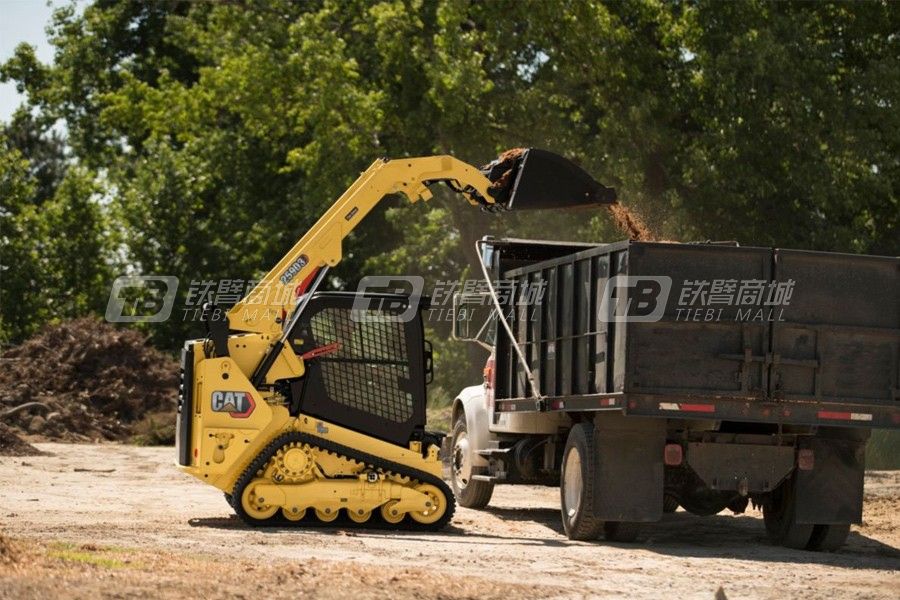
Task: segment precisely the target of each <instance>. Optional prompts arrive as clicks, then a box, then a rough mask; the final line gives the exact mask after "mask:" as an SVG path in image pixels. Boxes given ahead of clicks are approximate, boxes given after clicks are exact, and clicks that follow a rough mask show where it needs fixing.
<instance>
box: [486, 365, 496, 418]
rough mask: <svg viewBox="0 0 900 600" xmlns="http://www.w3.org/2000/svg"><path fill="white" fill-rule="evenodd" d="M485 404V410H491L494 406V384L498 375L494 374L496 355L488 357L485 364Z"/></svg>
mask: <svg viewBox="0 0 900 600" xmlns="http://www.w3.org/2000/svg"><path fill="white" fill-rule="evenodd" d="M483 374H484V404H485V408H487V409H488V410H490V409H491V406H492V405H493V404H494V383H495V377H496V373H495V372H494V355H493V354H491V355H490V356H488V359H487V361H485V363H484V371H483Z"/></svg>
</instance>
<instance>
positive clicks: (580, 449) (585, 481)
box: [559, 423, 603, 540]
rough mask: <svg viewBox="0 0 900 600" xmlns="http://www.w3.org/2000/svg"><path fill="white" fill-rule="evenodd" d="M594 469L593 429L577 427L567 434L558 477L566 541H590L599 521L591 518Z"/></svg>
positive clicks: (598, 529) (601, 524) (592, 514)
mask: <svg viewBox="0 0 900 600" xmlns="http://www.w3.org/2000/svg"><path fill="white" fill-rule="evenodd" d="M595 469H596V459H595V449H594V427H593V425H592V424H591V423H577V424H576V425H575V426H574V427H572V429H571V430H570V431H569V437H568V439H567V440H566V448H565V450H564V451H563V462H562V469H560V476H559V492H560V494H559V495H560V507H561V509H562V522H563V529H564V530H565V532H566V536H567V537H568V538H569V539H570V540H594V539H597V537H599V535H600V530H601V529H602V528H603V521H601V520H600V519H598V518H597V517H596V516H594V493H595V492H594V472H595Z"/></svg>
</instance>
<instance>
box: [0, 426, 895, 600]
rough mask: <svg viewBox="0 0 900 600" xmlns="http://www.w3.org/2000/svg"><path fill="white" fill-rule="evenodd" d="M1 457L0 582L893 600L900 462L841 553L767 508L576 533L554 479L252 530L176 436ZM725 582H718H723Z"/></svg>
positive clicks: (318, 591) (199, 589) (62, 591)
mask: <svg viewBox="0 0 900 600" xmlns="http://www.w3.org/2000/svg"><path fill="white" fill-rule="evenodd" d="M37 446H38V448H39V449H40V450H43V451H44V452H47V453H49V455H46V456H27V457H0V534H2V535H0V559H2V560H0V597H2V598H23V597H35V598H37V597H47V596H54V597H67V598H69V597H71V598H96V597H138V596H140V597H146V596H151V597H176V596H187V595H190V596H193V597H225V596H229V597H235V596H236V597H251V596H255V597H259V596H260V595H261V594H267V595H269V596H274V597H288V596H290V597H297V596H304V597H313V598H348V597H351V596H352V597H354V598H355V599H359V600H362V599H366V598H504V599H510V598H526V597H527V598H539V597H540V598H544V597H547V598H590V597H609V596H618V597H628V598H663V597H668V598H707V599H713V598H717V599H720V598H723V597H725V598H732V599H734V598H810V597H826V596H827V597H830V598H873V597H891V598H896V597H897V594H898V590H900V471H897V472H876V473H872V474H871V475H869V476H868V478H867V480H866V505H865V514H864V518H865V523H864V524H863V525H862V526H861V527H854V528H853V531H852V533H851V534H850V539H849V541H848V544H847V546H846V547H845V548H844V549H843V550H841V551H840V552H837V553H835V554H819V553H813V552H806V551H796V550H788V549H784V548H779V547H774V546H771V545H769V544H768V542H767V541H766V539H765V535H764V531H763V524H762V519H761V515H760V514H759V513H758V512H754V511H750V512H748V513H747V514H746V515H743V516H737V517H735V516H731V515H728V514H724V513H723V514H722V515H717V516H715V517H706V518H699V517H694V516H692V515H688V514H686V513H684V512H681V511H679V512H678V513H676V514H674V515H668V516H667V517H666V518H665V520H664V521H663V522H661V523H658V524H654V525H652V526H648V527H647V529H646V531H645V533H644V535H643V538H642V540H641V542H640V543H638V544H631V545H626V544H611V543H606V542H596V543H585V542H570V541H568V540H566V539H565V537H564V536H563V535H562V534H561V526H560V523H559V516H558V513H557V511H558V508H557V506H558V498H557V494H558V490H556V489H553V488H537V487H513V486H502V487H498V488H497V491H496V492H495V494H494V500H493V501H492V503H491V507H490V508H489V509H487V510H485V511H474V510H467V509H458V511H457V513H456V516H455V517H454V519H453V522H452V524H451V526H450V527H449V528H448V529H447V530H446V531H444V532H441V533H438V534H431V533H429V534H425V533H415V534H412V533H407V534H404V533H397V532H379V531H372V530H357V531H349V530H346V529H305V530H292V529H275V530H251V529H248V528H246V527H244V526H242V525H241V524H239V523H238V522H237V520H236V518H235V517H233V516H232V515H231V511H230V508H229V507H228V506H227V505H226V504H225V500H224V499H223V497H222V495H221V493H219V492H218V491H217V490H215V489H213V488H212V487H209V486H206V485H203V484H202V483H200V482H198V481H195V480H193V479H191V478H190V477H188V476H186V475H183V474H181V473H180V472H179V471H178V470H177V469H176V468H175V467H174V466H172V463H173V460H174V451H173V450H172V449H169V448H140V447H134V446H124V445H117V444H101V445H75V444H58V443H48V444H37ZM720 588H721V591H719V590H720Z"/></svg>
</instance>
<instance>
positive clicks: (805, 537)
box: [763, 478, 814, 550]
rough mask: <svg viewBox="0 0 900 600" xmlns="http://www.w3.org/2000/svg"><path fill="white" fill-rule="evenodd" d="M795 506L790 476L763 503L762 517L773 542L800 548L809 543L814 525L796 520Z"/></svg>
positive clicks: (792, 483)
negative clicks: (802, 523) (803, 523)
mask: <svg viewBox="0 0 900 600" xmlns="http://www.w3.org/2000/svg"><path fill="white" fill-rule="evenodd" d="M795 506H796V497H795V495H794V482H793V478H791V479H788V480H787V481H785V482H784V483H782V484H781V485H780V486H779V487H778V489H777V490H775V491H774V492H773V493H772V496H771V497H770V498H769V501H768V502H766V503H765V504H764V505H763V519H764V520H765V523H766V533H768V535H769V539H770V540H772V542H773V543H776V544H780V545H782V546H785V547H787V548H795V549H797V550H802V549H804V548H806V547H807V546H808V545H809V543H810V540H811V537H812V533H813V527H814V526H813V525H801V524H800V523H797V522H796V514H795V513H796V511H795Z"/></svg>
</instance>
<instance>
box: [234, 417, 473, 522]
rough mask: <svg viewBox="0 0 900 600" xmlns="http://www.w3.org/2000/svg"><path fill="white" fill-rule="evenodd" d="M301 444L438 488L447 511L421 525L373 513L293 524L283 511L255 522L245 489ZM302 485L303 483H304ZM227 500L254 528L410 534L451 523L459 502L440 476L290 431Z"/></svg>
mask: <svg viewBox="0 0 900 600" xmlns="http://www.w3.org/2000/svg"><path fill="white" fill-rule="evenodd" d="M292 442H294V443H300V444H308V445H310V446H312V447H314V448H317V449H319V450H323V451H325V452H329V453H332V454H336V455H338V456H340V457H342V458H345V459H349V460H352V461H354V462H357V463H359V464H363V465H365V466H366V467H367V468H369V469H372V470H373V471H375V472H378V473H381V474H384V475H388V476H399V477H405V478H409V479H410V480H411V481H418V482H420V483H425V484H431V485H433V486H435V487H437V488H438V489H439V490H440V492H441V493H442V494H443V495H444V499H445V502H446V505H447V506H446V509H445V510H444V514H443V515H441V517H440V518H439V519H438V520H437V521H435V522H433V523H420V522H418V521H415V520H413V519H411V518H404V519H403V520H402V521H400V522H399V523H396V524H395V523H388V522H386V521H384V520H383V519H381V518H380V517H378V516H377V515H376V514H375V511H372V516H371V517H370V518H369V519H368V520H367V521H364V522H362V523H358V522H354V521H352V520H350V519H349V518H347V517H346V516H344V517H342V518H341V520H340V522H338V521H334V522H323V521H318V520H317V519H316V518H315V517H310V516H307V517H305V518H303V519H302V520H299V521H293V520H290V519H287V518H286V517H284V516H283V515H282V513H281V511H278V512H276V513H275V514H274V515H272V516H271V517H269V518H267V519H256V518H254V517H252V516H250V515H249V514H247V512H246V511H245V510H244V507H243V505H242V503H241V498H242V496H243V494H244V490H245V488H246V487H247V486H248V485H249V484H250V483H251V482H252V481H253V479H254V477H256V476H257V474H258V473H259V472H260V471H262V470H264V469H265V468H266V466H267V465H268V463H269V461H270V460H272V458H273V457H274V456H275V454H276V453H277V452H278V450H280V449H281V448H284V447H285V446H287V445H288V444H291V443H292ZM301 485H302V484H301ZM226 498H227V499H228V501H229V503H230V504H231V507H232V508H233V509H234V512H235V513H236V514H237V515H238V517H240V519H241V520H242V521H243V522H244V523H246V524H248V525H251V526H254V527H272V526H301V527H305V526H318V527H333V526H335V525H336V524H338V523H339V524H340V525H341V526H342V527H344V526H346V527H351V526H355V527H358V528H364V529H373V528H377V529H394V530H397V529H402V530H407V531H437V530H439V529H442V528H443V527H444V526H445V525H446V524H447V523H449V522H450V519H452V518H453V512H454V511H455V509H456V500H455V498H454V496H453V492H452V491H451V490H450V487H449V486H448V485H447V484H446V483H444V481H443V480H442V479H441V478H440V477H436V476H434V475H432V474H430V473H426V472H424V471H419V470H418V469H413V468H411V467H407V466H405V465H402V464H400V463H396V462H393V461H389V460H384V459H382V458H379V457H377V456H375V455H372V454H368V453H365V452H360V451H358V450H354V449H352V448H349V447H347V446H343V445H341V444H336V443H334V442H331V441H329V440H326V439H323V438H320V437H317V436H314V435H310V434H308V433H301V432H290V433H285V434H282V435H280V436H278V437H276V438H275V439H273V440H272V441H271V442H269V444H267V445H266V447H265V448H263V450H262V452H260V453H259V454H258V455H257V456H256V458H254V459H253V460H252V461H251V462H250V465H249V466H248V467H247V468H246V469H244V471H243V473H241V476H240V477H238V479H237V481H236V482H235V484H234V489H233V490H232V493H231V494H226Z"/></svg>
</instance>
